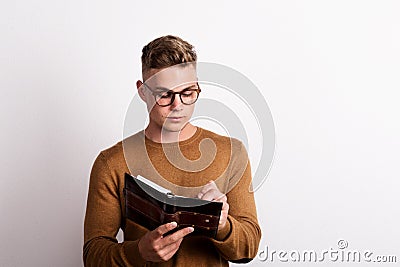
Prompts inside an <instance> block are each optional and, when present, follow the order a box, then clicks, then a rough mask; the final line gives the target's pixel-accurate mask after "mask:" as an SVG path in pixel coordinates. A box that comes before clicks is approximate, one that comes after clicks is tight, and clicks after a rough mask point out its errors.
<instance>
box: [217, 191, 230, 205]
mask: <svg viewBox="0 0 400 267" xmlns="http://www.w3.org/2000/svg"><path fill="white" fill-rule="evenodd" d="M215 201H218V202H222V203H226V202H227V201H228V198H227V197H226V195H224V194H222V193H221V196H219V197H217V198H216V199H215Z"/></svg>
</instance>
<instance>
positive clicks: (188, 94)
mask: <svg viewBox="0 0 400 267" xmlns="http://www.w3.org/2000/svg"><path fill="white" fill-rule="evenodd" d="M180 95H181V100H182V102H183V104H186V105H190V104H193V103H194V102H196V100H197V98H198V97H199V94H198V92H197V91H195V90H184V91H183V92H181V94H180Z"/></svg>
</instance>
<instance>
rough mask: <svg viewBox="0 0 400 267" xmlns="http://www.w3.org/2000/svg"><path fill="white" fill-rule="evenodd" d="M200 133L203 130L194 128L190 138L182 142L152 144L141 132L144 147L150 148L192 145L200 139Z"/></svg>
mask: <svg viewBox="0 0 400 267" xmlns="http://www.w3.org/2000/svg"><path fill="white" fill-rule="evenodd" d="M202 132H203V129H202V128H200V127H198V126H196V132H195V133H194V134H193V135H192V136H191V137H189V138H188V139H186V140H183V141H178V142H171V143H159V142H154V141H153V140H151V139H149V138H148V137H147V136H146V135H145V133H144V130H143V131H142V134H143V135H144V138H145V143H146V145H150V146H152V147H163V146H164V147H165V146H168V147H169V146H176V145H179V146H185V145H189V144H191V143H193V142H194V141H196V140H197V139H198V138H199V137H200V135H201V133H202Z"/></svg>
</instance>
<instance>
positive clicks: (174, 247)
mask: <svg viewBox="0 0 400 267" xmlns="http://www.w3.org/2000/svg"><path fill="white" fill-rule="evenodd" d="M182 240H183V238H181V239H179V240H178V241H176V242H174V243H171V244H168V245H166V246H165V247H163V248H162V249H161V251H159V253H158V254H159V256H160V258H161V259H163V260H169V259H170V258H171V257H172V256H173V255H174V254H175V252H176V251H178V249H179V247H180V245H181V243H182Z"/></svg>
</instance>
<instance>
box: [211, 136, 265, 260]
mask: <svg viewBox="0 0 400 267" xmlns="http://www.w3.org/2000/svg"><path fill="white" fill-rule="evenodd" d="M238 150H239V151H238V153H234V155H237V157H234V158H233V160H232V168H231V174H230V180H229V181H230V184H229V186H228V191H229V192H227V193H226V196H227V199H228V204H229V212H228V222H227V223H226V225H225V227H224V228H223V229H219V230H218V233H217V236H216V238H215V239H214V240H213V243H214V246H215V247H216V248H217V250H218V251H219V252H220V254H221V256H222V257H224V258H225V259H226V260H229V261H232V262H241V263H244V262H249V261H251V260H252V259H253V258H255V256H256V255H257V251H258V246H259V242H260V239H261V229H260V226H259V224H258V220H257V211H256V205H255V200H254V192H252V190H251V169H250V163H249V160H248V156H247V152H246V149H245V147H244V146H243V144H242V143H240V145H239V149H238Z"/></svg>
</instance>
